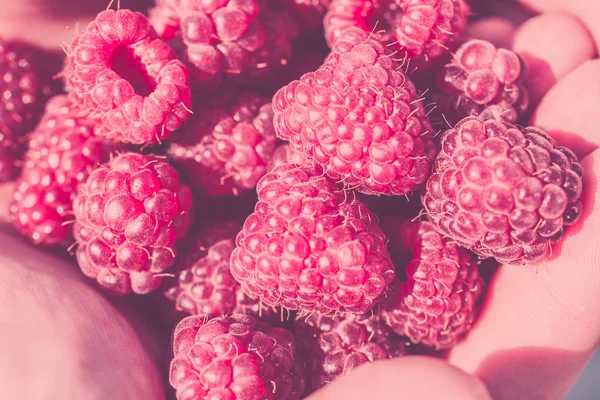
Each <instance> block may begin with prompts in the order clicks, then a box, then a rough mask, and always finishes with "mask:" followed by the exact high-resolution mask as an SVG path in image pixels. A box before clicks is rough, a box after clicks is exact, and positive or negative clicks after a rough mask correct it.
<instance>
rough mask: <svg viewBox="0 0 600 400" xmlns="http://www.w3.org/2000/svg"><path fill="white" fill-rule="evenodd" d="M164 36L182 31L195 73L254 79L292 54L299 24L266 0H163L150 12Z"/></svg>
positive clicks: (206, 77) (249, 81)
mask: <svg viewBox="0 0 600 400" xmlns="http://www.w3.org/2000/svg"><path fill="white" fill-rule="evenodd" d="M150 15H151V20H152V24H153V25H154V26H155V27H156V29H157V30H158V33H159V34H160V35H161V36H162V37H164V38H165V39H172V38H173V37H174V36H175V34H176V33H180V35H181V38H182V39H183V43H184V48H185V58H186V61H187V64H188V65H189V66H190V73H191V74H192V75H193V76H194V77H196V78H198V79H203V80H204V79H213V78H218V77H220V75H227V76H229V77H237V78H240V79H241V80H242V81H243V82H245V83H253V81H255V80H256V79H257V78H265V77H269V76H270V75H271V73H272V71H273V70H274V69H276V68H278V67H279V66H281V65H282V64H285V63H286V61H287V60H288V59H289V58H290V56H291V53H292V48H291V46H292V41H293V39H294V38H295V37H296V35H297V32H296V27H295V25H294V22H293V20H292V19H291V16H290V15H289V14H288V13H287V12H285V10H282V9H281V8H280V7H274V6H271V5H268V4H267V0H244V1H240V0H161V1H158V2H157V7H156V8H155V9H153V10H152V11H151V13H150Z"/></svg>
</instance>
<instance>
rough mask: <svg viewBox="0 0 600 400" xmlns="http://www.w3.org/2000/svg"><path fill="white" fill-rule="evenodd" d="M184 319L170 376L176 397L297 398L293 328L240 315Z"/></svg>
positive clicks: (300, 383) (300, 372) (299, 373)
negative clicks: (273, 324)
mask: <svg viewBox="0 0 600 400" xmlns="http://www.w3.org/2000/svg"><path fill="white" fill-rule="evenodd" d="M204 322H205V320H204V318H203V317H200V316H192V317H188V318H185V319H184V320H182V321H181V322H180V323H179V325H177V327H176V328H175V332H174V334H173V336H174V340H173V352H174V353H175V358H174V359H173V360H172V361H171V368H170V373H169V380H170V383H171V385H172V386H173V387H174V388H175V389H176V390H177V399H178V400H192V399H228V400H235V399H256V400H258V399H282V400H287V399H289V400H294V399H300V398H301V397H302V394H303V392H304V388H305V379H304V367H303V365H302V363H301V362H300V360H298V358H297V357H296V343H295V341H294V337H293V336H292V334H291V332H289V331H288V330H286V329H283V328H272V327H271V326H270V325H268V324H266V323H264V322H258V321H257V320H256V319H254V318H252V317H250V316H247V315H242V314H234V315H232V316H230V317H219V318H214V319H212V320H210V321H208V322H206V323H204Z"/></svg>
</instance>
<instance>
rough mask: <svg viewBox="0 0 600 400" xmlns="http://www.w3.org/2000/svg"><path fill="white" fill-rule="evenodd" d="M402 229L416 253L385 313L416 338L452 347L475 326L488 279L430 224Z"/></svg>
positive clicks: (394, 324) (402, 332)
mask: <svg viewBox="0 0 600 400" xmlns="http://www.w3.org/2000/svg"><path fill="white" fill-rule="evenodd" d="M400 229H401V230H402V231H403V232H402V233H403V235H402V236H403V237H404V239H405V243H406V244H407V245H408V246H409V247H410V249H411V250H412V252H413V255H412V260H411V261H410V262H409V263H408V265H407V266H406V275H407V278H408V279H407V280H406V282H399V281H396V283H395V289H396V290H393V291H392V293H393V294H392V295H391V296H390V298H389V306H388V308H387V309H386V310H385V311H384V312H383V314H382V315H383V318H384V319H385V321H386V322H387V324H388V325H389V326H390V327H391V328H392V329H393V330H394V332H396V333H397V334H399V335H403V336H407V337H409V338H410V339H411V341H412V342H414V343H422V344H424V345H427V346H432V347H435V348H436V349H438V350H442V349H448V348H450V347H452V346H454V345H455V344H456V343H458V342H459V341H460V340H461V339H462V338H463V337H464V336H465V335H466V334H467V333H468V332H469V330H470V329H471V325H472V324H473V321H474V319H475V316H476V313H477V311H478V309H477V308H478V307H477V306H478V302H479V300H480V299H481V295H482V291H483V279H481V277H480V276H479V271H478V269H477V264H476V263H475V260H474V259H473V257H472V256H471V254H469V253H468V252H467V251H466V250H465V249H463V248H461V247H459V246H458V245H457V244H455V243H454V242H451V241H450V240H449V239H447V238H444V237H443V236H441V235H440V234H439V233H437V232H436V231H435V227H434V226H433V225H432V224H431V223H429V222H420V223H416V224H411V223H408V224H404V225H403V226H401V228H400Z"/></svg>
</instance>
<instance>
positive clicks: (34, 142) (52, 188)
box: [10, 96, 109, 245]
mask: <svg viewBox="0 0 600 400" xmlns="http://www.w3.org/2000/svg"><path fill="white" fill-rule="evenodd" d="M93 131H94V129H93V127H92V125H90V123H89V122H88V121H87V120H86V119H84V118H81V117H79V115H78V110H77V108H76V107H75V105H74V104H73V103H72V102H71V101H70V100H69V99H68V98H67V97H66V96H56V97H53V98H52V99H51V100H50V101H49V102H48V103H47V105H46V113H45V114H44V116H43V118H42V120H41V121H40V123H39V125H38V126H37V127H36V129H35V130H34V131H33V132H31V134H30V139H29V150H28V151H27V153H26V154H25V160H24V167H23V172H22V176H21V178H20V179H19V181H18V182H17V184H16V186H15V189H14V192H13V201H12V204H11V206H10V212H11V219H12V221H13V224H14V225H15V227H16V228H17V230H18V231H19V232H20V233H21V234H22V235H23V236H25V237H27V238H28V239H30V240H32V241H33V242H34V243H36V244H46V245H55V244H59V243H62V242H63V241H64V240H65V239H66V238H67V235H68V232H69V229H68V228H69V227H68V225H67V224H68V222H69V221H70V220H72V213H71V211H72V207H71V195H72V194H73V193H74V192H75V191H76V189H77V185H78V184H80V183H82V182H84V181H85V180H86V179H87V177H88V172H89V170H90V169H92V168H93V167H95V166H96V164H98V163H101V162H103V161H105V159H106V158H107V156H108V153H109V148H108V146H105V144H104V143H102V141H101V140H100V139H99V138H98V137H96V136H95V135H94V134H93Z"/></svg>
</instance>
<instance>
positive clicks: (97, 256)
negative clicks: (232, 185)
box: [73, 153, 192, 295]
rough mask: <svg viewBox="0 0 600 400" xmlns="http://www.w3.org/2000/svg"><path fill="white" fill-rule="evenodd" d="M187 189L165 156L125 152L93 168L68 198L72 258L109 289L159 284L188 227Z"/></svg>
mask: <svg viewBox="0 0 600 400" xmlns="http://www.w3.org/2000/svg"><path fill="white" fill-rule="evenodd" d="M191 206H192V196H191V192H190V189H189V188H188V187H187V186H185V185H181V184H180V183H179V176H178V174H177V171H176V170H175V169H174V168H173V167H172V166H171V165H169V164H168V163H167V162H166V161H165V160H164V159H162V158H158V157H157V156H144V155H141V154H136V153H126V154H123V155H120V156H118V157H115V158H113V159H112V160H111V161H110V162H109V163H108V164H107V165H103V166H101V167H100V168H98V169H96V170H95V171H93V172H92V173H91V174H90V176H89V178H88V179H87V181H86V182H85V184H83V185H80V186H79V189H78V192H77V196H76V197H75V199H74V201H73V209H74V212H75V219H76V223H75V226H74V234H75V239H76V241H77V244H78V245H79V246H78V248H77V253H76V255H77V261H78V263H79V267H80V268H81V270H82V271H83V273H84V274H85V275H86V276H88V277H90V278H92V279H95V280H97V281H98V283H99V284H100V286H102V287H103V288H105V289H106V290H107V291H109V292H110V293H112V294H116V295H124V294H127V293H130V292H131V291H133V292H134V293H138V294H145V293H148V292H151V291H153V290H155V289H156V288H158V286H159V285H160V283H161V281H162V276H163V272H164V271H165V270H166V269H168V268H169V267H171V265H172V264H173V262H174V261H175V248H174V245H175V242H176V240H177V239H178V238H180V237H182V236H183V235H184V234H185V232H186V231H187V228H188V225H189V210H190V208H191Z"/></svg>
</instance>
